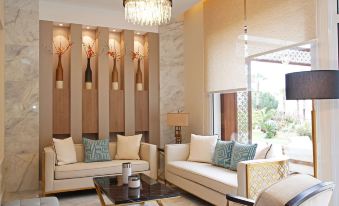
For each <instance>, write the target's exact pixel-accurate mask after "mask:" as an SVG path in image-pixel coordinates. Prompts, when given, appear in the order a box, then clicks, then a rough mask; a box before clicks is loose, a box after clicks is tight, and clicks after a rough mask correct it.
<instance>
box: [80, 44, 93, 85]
mask: <svg viewBox="0 0 339 206" xmlns="http://www.w3.org/2000/svg"><path fill="white" fill-rule="evenodd" d="M94 45H95V42H94V41H93V42H92V44H88V43H87V44H86V43H83V44H82V46H83V48H84V51H85V53H86V56H87V67H86V70H85V85H86V89H88V90H90V89H92V83H93V81H92V69H91V58H92V57H95V55H96V53H95V52H94V50H93V48H94Z"/></svg>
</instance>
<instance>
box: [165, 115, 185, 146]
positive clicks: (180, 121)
mask: <svg viewBox="0 0 339 206" xmlns="http://www.w3.org/2000/svg"><path fill="white" fill-rule="evenodd" d="M188 122H189V114H188V113H180V112H178V113H168V114H167V124H168V125H169V126H174V128H175V143H176V144H181V142H182V136H181V127H187V126H188Z"/></svg>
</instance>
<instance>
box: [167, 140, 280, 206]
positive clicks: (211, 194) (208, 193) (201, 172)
mask: <svg viewBox="0 0 339 206" xmlns="http://www.w3.org/2000/svg"><path fill="white" fill-rule="evenodd" d="M189 147H190V145H189V144H180V145H166V147H165V177H166V181H168V182H170V183H172V184H174V185H176V186H178V187H180V188H182V189H184V190H186V191H188V192H190V193H192V194H194V195H196V196H198V197H200V198H202V199H204V200H206V201H208V202H210V203H212V204H214V205H223V206H224V205H226V198H225V194H234V195H236V194H239V195H243V196H244V197H246V194H247V192H246V186H247V169H246V168H247V165H251V164H252V163H255V164H258V165H260V164H265V165H267V164H266V163H270V162H272V163H274V162H276V161H285V160H286V158H285V157H282V158H280V159H279V158H278V159H265V160H252V161H246V162H241V163H240V164H238V171H237V172H234V171H231V170H228V169H224V168H221V167H216V166H213V165H212V164H209V163H199V162H190V161H187V159H188V156H189V151H190V150H189ZM202 152H203V151H202Z"/></svg>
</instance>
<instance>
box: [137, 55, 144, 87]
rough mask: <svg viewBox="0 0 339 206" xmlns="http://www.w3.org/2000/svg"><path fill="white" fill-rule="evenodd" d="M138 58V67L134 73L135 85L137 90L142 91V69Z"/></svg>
mask: <svg viewBox="0 0 339 206" xmlns="http://www.w3.org/2000/svg"><path fill="white" fill-rule="evenodd" d="M140 61H141V60H140V59H139V60H138V69H137V74H136V87H137V91H142V90H143V89H144V88H143V84H142V71H141V67H140Z"/></svg>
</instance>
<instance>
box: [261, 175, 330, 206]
mask: <svg viewBox="0 0 339 206" xmlns="http://www.w3.org/2000/svg"><path fill="white" fill-rule="evenodd" d="M320 182H321V181H320V180H318V179H315V178H313V177H311V176H308V175H292V176H289V177H287V178H285V179H284V180H282V181H280V182H278V183H276V184H274V185H272V186H270V187H269V188H267V189H265V190H264V191H263V192H262V193H261V194H260V195H259V197H258V199H257V200H256V203H255V206H267V205H270V206H283V205H285V204H286V203H287V202H288V201H290V200H291V199H292V198H294V197H295V196H297V195H298V194H300V193H301V192H303V191H305V190H307V189H309V188H311V187H312V186H314V185H316V184H319V183H320ZM287 188H288V189H287ZM331 194H332V191H326V192H323V193H320V194H319V195H317V196H315V197H313V198H311V199H309V200H307V201H306V202H304V203H303V204H302V206H325V205H328V204H329V201H330V199H331Z"/></svg>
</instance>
